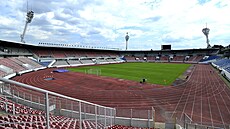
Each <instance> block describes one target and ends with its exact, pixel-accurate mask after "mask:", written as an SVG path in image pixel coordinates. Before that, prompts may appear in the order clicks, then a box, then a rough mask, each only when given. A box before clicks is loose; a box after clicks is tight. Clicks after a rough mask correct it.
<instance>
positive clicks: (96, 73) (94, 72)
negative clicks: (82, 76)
mask: <svg viewBox="0 0 230 129" xmlns="http://www.w3.org/2000/svg"><path fill="white" fill-rule="evenodd" d="M85 73H86V74H94V75H97V76H100V75H101V69H86V70H85Z"/></svg>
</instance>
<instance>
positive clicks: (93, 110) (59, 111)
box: [0, 78, 115, 129]
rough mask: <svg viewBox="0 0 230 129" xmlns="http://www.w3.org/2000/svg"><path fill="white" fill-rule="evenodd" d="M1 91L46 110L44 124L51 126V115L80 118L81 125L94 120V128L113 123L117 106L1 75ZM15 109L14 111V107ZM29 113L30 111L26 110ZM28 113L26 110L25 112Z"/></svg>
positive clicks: (17, 100)
mask: <svg viewBox="0 0 230 129" xmlns="http://www.w3.org/2000/svg"><path fill="white" fill-rule="evenodd" d="M0 81H2V82H3V83H1V89H0V91H1V94H4V96H7V98H10V99H11V100H12V101H14V102H16V103H21V104H23V105H26V106H28V107H32V108H33V109H34V110H39V111H43V112H44V113H43V114H41V115H44V117H45V119H46V120H45V122H44V123H45V126H46V128H47V129H49V128H50V124H51V123H52V120H50V116H65V117H68V118H74V119H76V120H78V121H79V128H80V129H82V128H83V126H87V124H85V123H87V122H89V123H93V125H94V128H95V129H97V128H101V127H103V128H106V127H109V126H111V125H114V118H115V109H114V108H109V107H105V106H101V105H98V104H93V103H90V102H86V101H83V100H79V99H75V98H72V97H68V96H64V95H61V94H58V93H54V92H51V91H47V90H43V89H40V88H37V87H33V86H30V85H27V84H23V83H19V82H16V81H12V80H8V79H4V78H0ZM13 112H15V111H13ZM26 114H27V113H26ZM24 115H25V114H24Z"/></svg>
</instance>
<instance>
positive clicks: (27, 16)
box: [21, 10, 34, 43]
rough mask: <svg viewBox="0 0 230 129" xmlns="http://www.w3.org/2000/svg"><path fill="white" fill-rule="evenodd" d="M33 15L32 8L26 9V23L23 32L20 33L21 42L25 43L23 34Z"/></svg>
mask: <svg viewBox="0 0 230 129" xmlns="http://www.w3.org/2000/svg"><path fill="white" fill-rule="evenodd" d="M33 17H34V12H33V11H32V10H30V11H27V15H26V24H25V27H24V30H23V33H22V34H21V42H23V43H25V40H24V36H25V34H26V29H27V26H28V24H29V23H31V21H32V19H33Z"/></svg>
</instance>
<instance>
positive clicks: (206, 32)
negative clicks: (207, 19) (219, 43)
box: [202, 24, 211, 48]
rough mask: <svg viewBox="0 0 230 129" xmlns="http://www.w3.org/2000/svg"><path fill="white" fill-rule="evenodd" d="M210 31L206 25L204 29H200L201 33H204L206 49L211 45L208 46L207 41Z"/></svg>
mask: <svg viewBox="0 0 230 129" xmlns="http://www.w3.org/2000/svg"><path fill="white" fill-rule="evenodd" d="M209 31H210V29H209V28H207V24H206V28H203V29H202V32H203V33H204V35H205V37H206V43H207V48H210V47H211V45H210V44H209V39H208V34H209Z"/></svg>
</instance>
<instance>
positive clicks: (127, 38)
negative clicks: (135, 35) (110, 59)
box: [125, 32, 129, 50]
mask: <svg viewBox="0 0 230 129" xmlns="http://www.w3.org/2000/svg"><path fill="white" fill-rule="evenodd" d="M125 41H126V50H127V48H128V41H129V35H128V32H127V33H126V36H125Z"/></svg>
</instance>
